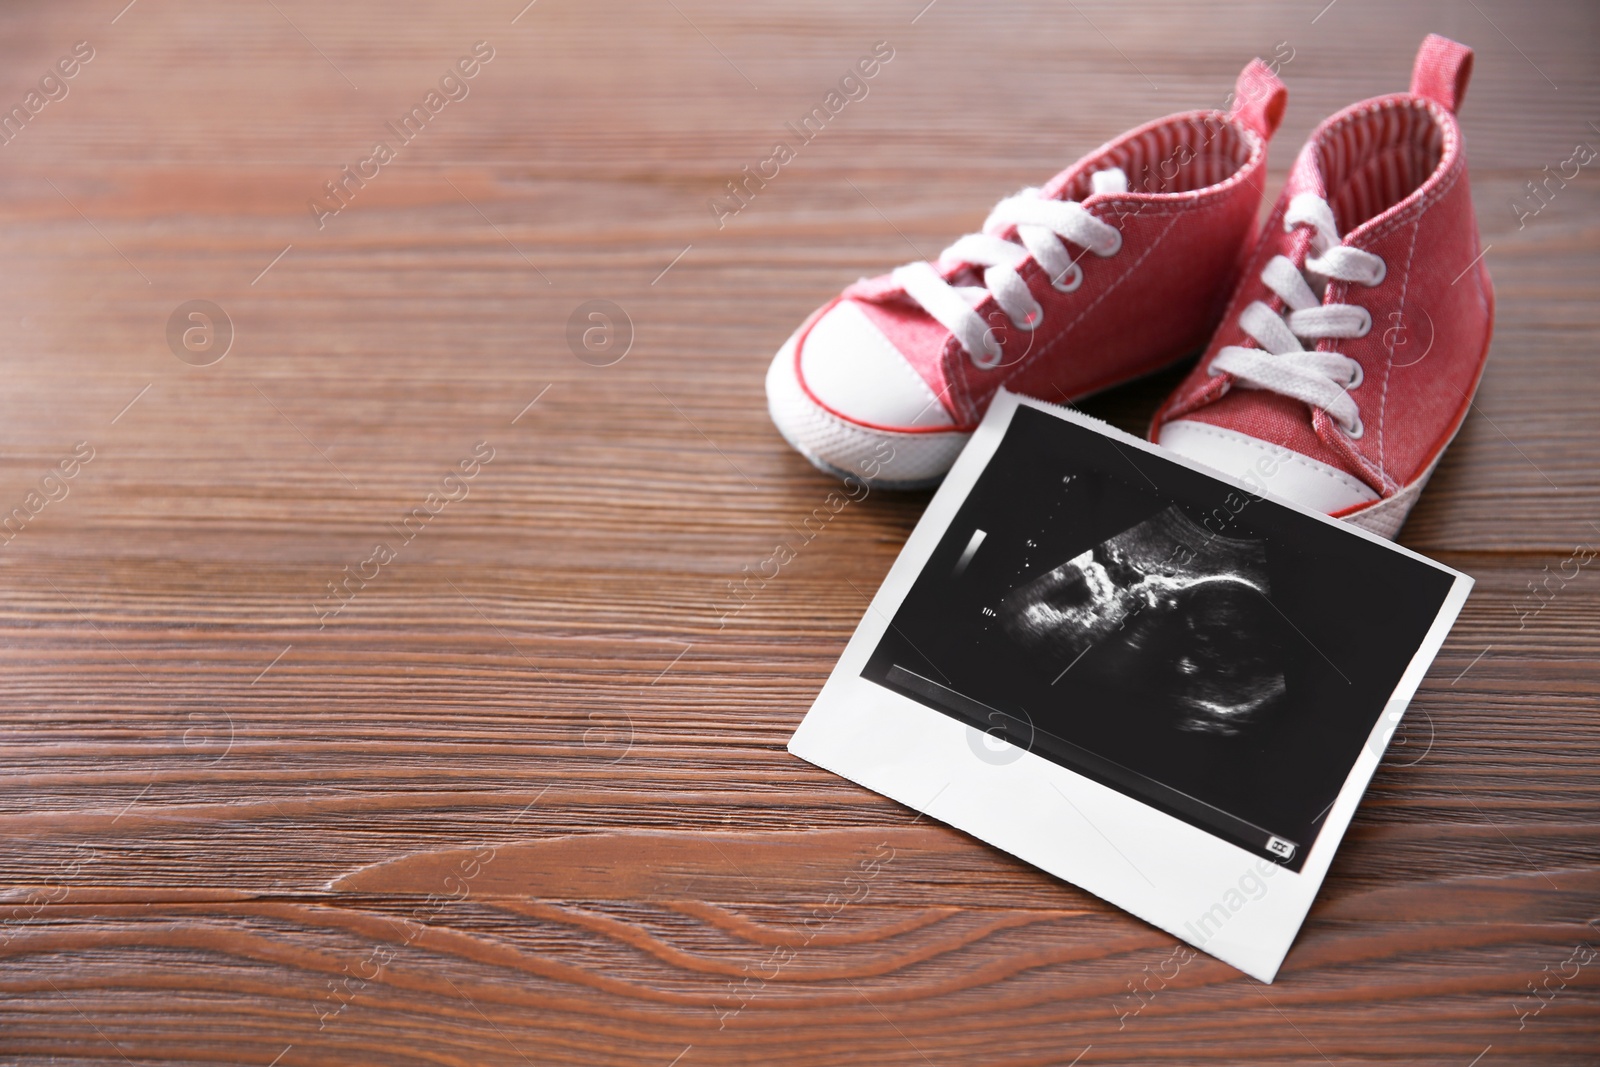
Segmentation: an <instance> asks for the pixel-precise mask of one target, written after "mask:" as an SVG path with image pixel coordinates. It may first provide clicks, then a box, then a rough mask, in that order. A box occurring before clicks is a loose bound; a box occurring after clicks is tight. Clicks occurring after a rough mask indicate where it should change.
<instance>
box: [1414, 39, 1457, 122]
mask: <svg viewBox="0 0 1600 1067" xmlns="http://www.w3.org/2000/svg"><path fill="white" fill-rule="evenodd" d="M1471 79H1472V49H1470V48H1468V47H1467V46H1466V45H1464V44H1461V43H1459V42H1457V41H1452V40H1451V39H1450V38H1448V37H1440V36H1439V35H1438V34H1437V33H1430V34H1428V36H1426V37H1424V38H1423V39H1422V47H1421V48H1418V49H1417V62H1416V65H1415V66H1414V67H1412V68H1411V91H1412V93H1414V94H1415V95H1417V96H1423V97H1427V98H1428V99H1429V100H1432V101H1433V102H1434V103H1436V104H1439V105H1441V106H1442V107H1445V108H1448V109H1449V110H1450V113H1451V114H1455V112H1456V111H1458V110H1460V108H1461V101H1462V99H1463V98H1464V97H1465V96H1466V95H1467V82H1468V81H1470V80H1471Z"/></svg>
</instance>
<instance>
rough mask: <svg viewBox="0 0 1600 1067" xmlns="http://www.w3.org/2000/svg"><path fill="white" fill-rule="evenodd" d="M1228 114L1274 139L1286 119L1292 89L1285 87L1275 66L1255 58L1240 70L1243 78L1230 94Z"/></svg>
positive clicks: (1255, 130)
mask: <svg viewBox="0 0 1600 1067" xmlns="http://www.w3.org/2000/svg"><path fill="white" fill-rule="evenodd" d="M1228 101H1229V103H1228V118H1229V119H1231V120H1232V121H1234V122H1236V123H1238V124H1239V125H1241V126H1243V127H1245V128H1246V129H1248V130H1251V131H1253V132H1254V133H1256V134H1257V135H1259V136H1260V138H1261V139H1262V140H1263V141H1270V140H1272V135H1273V134H1274V133H1276V132H1277V130H1278V123H1280V122H1282V121H1283V109H1284V108H1285V107H1286V106H1287V105H1288V103H1289V90H1288V89H1287V88H1285V87H1284V84H1283V82H1282V81H1280V80H1279V79H1278V76H1277V75H1276V74H1274V73H1273V72H1272V68H1271V67H1269V66H1267V65H1266V64H1265V63H1263V62H1261V60H1259V59H1252V60H1251V61H1250V62H1249V64H1248V65H1246V67H1245V68H1244V69H1243V70H1241V71H1240V72H1239V80H1238V81H1237V82H1236V83H1235V84H1234V87H1233V92H1232V93H1230V94H1229V96H1228Z"/></svg>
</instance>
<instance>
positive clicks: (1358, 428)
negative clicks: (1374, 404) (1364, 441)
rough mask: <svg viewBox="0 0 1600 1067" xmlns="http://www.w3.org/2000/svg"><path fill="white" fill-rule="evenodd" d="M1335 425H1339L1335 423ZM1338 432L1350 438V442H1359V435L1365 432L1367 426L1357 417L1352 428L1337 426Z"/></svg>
mask: <svg viewBox="0 0 1600 1067" xmlns="http://www.w3.org/2000/svg"><path fill="white" fill-rule="evenodd" d="M1336 425H1339V424H1338V423H1336ZM1339 432H1340V433H1342V434H1344V435H1345V436H1346V437H1348V438H1350V440H1352V441H1359V440H1361V435H1362V434H1364V433H1366V432H1367V425H1366V423H1364V422H1362V421H1361V416H1360V415H1357V416H1356V423H1355V425H1354V426H1350V427H1345V426H1343V425H1339Z"/></svg>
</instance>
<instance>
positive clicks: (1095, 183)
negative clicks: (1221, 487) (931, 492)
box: [767, 35, 1494, 537]
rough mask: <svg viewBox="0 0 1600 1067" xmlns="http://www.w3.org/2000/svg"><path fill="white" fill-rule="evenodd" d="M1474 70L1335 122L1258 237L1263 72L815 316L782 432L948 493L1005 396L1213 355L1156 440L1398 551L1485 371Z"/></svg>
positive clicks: (1457, 52)
mask: <svg viewBox="0 0 1600 1067" xmlns="http://www.w3.org/2000/svg"><path fill="white" fill-rule="evenodd" d="M1471 72H1472V51H1471V49H1469V48H1467V47H1465V46H1463V45H1460V44H1457V43H1456V42H1454V41H1451V40H1448V39H1446V38H1443V37H1439V36H1437V35H1430V36H1429V37H1428V38H1427V39H1425V40H1424V41H1423V42H1422V47H1421V49H1420V50H1419V51H1418V53H1417V59H1416V65H1415V68H1414V70H1413V74H1412V79H1411V91H1410V92H1408V93H1396V94H1392V95H1389V96H1380V97H1375V98H1373V99H1371V100H1365V101H1362V102H1361V103H1358V104H1354V105H1352V106H1350V107H1348V108H1346V109H1344V110H1343V111H1340V112H1339V113H1338V114H1336V115H1334V116H1332V117H1331V118H1329V119H1327V120H1326V121H1325V122H1323V123H1322V124H1321V125H1320V126H1318V127H1317V129H1316V131H1315V132H1314V133H1312V135H1311V138H1310V140H1309V141H1307V143H1306V145H1305V147H1304V148H1303V149H1302V150H1301V152H1300V156H1299V158H1298V159H1297V160H1296V162H1295V165H1294V167H1293V169H1292V170H1291V172H1290V174H1289V178H1288V182H1287V184H1286V185H1285V187H1284V190H1283V192H1282V194H1281V195H1280V196H1279V199H1278V202H1277V204H1276V206H1275V207H1274V208H1273V211H1272V214H1271V215H1270V216H1269V217H1268V218H1267V221H1266V224H1265V225H1264V226H1263V227H1261V228H1260V230H1259V232H1258V231H1257V227H1256V224H1255V220H1256V214H1257V209H1258V207H1259V205H1260V200H1261V194H1262V185H1263V183H1264V180H1265V174H1266V156H1267V143H1268V142H1269V141H1270V140H1271V138H1272V135H1273V133H1274V132H1275V131H1276V129H1277V127H1278V123H1279V120H1280V119H1281V118H1282V116H1283V110H1284V105H1285V103H1286V99H1287V93H1286V91H1285V89H1284V86H1283V83H1282V82H1281V81H1279V80H1278V78H1277V76H1276V75H1275V74H1274V73H1273V72H1272V71H1271V70H1270V69H1269V68H1268V67H1267V66H1266V65H1265V64H1263V63H1262V62H1261V61H1260V60H1254V61H1252V62H1251V63H1250V64H1249V65H1248V66H1247V67H1245V69H1244V70H1243V72H1241V73H1240V75H1239V79H1238V83H1237V86H1236V88H1235V91H1234V93H1233V94H1232V95H1231V97H1230V100H1229V101H1228V105H1229V106H1228V109H1227V110H1226V111H1220V110H1216V111H1210V110H1207V111H1190V112H1185V113H1182V114H1178V115H1173V116H1170V117H1168V118H1164V119H1158V120H1156V121H1155V122H1151V123H1148V124H1146V125H1144V126H1141V127H1139V128H1137V129H1135V130H1132V131H1130V132H1128V133H1125V134H1123V135H1122V136H1121V137H1118V138H1117V139H1116V140H1114V141H1111V142H1109V143H1107V144H1105V145H1102V146H1101V147H1100V148H1098V149H1096V150H1095V151H1093V152H1091V153H1090V154H1089V155H1087V156H1085V157H1084V158H1083V159H1081V160H1079V161H1078V162H1077V163H1074V164H1073V165H1072V166H1070V167H1068V168H1067V169H1066V170H1064V171H1062V172H1061V173H1060V174H1058V175H1057V176H1056V177H1054V178H1052V179H1051V180H1050V181H1049V182H1048V183H1046V184H1045V185H1044V186H1042V187H1040V188H1036V189H1024V190H1023V191H1022V192H1020V193H1017V194H1016V195H1015V196H1010V197H1007V198H1006V199H1004V200H1002V201H1001V202H1000V203H999V204H998V205H996V207H995V208H994V210H993V211H992V212H990V214H989V218H988V219H987V221H985V223H984V225H983V227H982V229H981V231H980V232H978V233H975V234H969V235H967V236H965V237H963V238H961V239H960V240H958V241H957V242H955V243H954V244H953V245H951V246H950V247H949V248H947V249H945V250H944V252H943V253H941V254H940V256H939V258H938V259H937V260H936V261H934V262H932V263H913V264H910V265H908V266H904V267H900V268H898V269H896V270H895V271H893V272H892V273H890V274H887V275H884V276H882V277H879V278H874V279H870V280H869V279H863V280H861V281H859V282H857V283H856V284H854V285H852V286H850V287H849V288H847V289H845V291H844V292H843V293H842V294H840V295H839V296H838V297H837V298H835V299H834V300H833V301H832V302H831V303H829V304H827V305H825V306H824V307H822V308H819V309H818V310H817V311H816V312H814V313H813V314H812V315H811V316H810V317H809V318H808V319H807V320H806V322H805V323H804V324H802V325H801V327H800V329H799V330H798V331H796V333H795V334H794V336H792V337H791V338H790V339H789V340H788V341H787V342H786V343H785V344H784V346H783V347H782V348H781V349H780V350H779V352H778V354H777V357H776V358H775V359H774V360H773V362H772V365H771V368H770V369H769V371H768V373H767V399H768V406H769V408H770V410H771V414H772V419H773V421H774V422H775V423H776V424H777V427H778V429H779V431H780V432H782V434H783V436H784V437H785V438H786V439H787V440H788V441H789V443H790V444H791V445H793V446H794V447H795V448H796V449H797V450H798V451H799V452H800V453H801V454H802V455H804V456H805V457H806V458H807V459H809V460H810V461H811V462H812V463H814V464H815V465H817V466H818V467H820V468H822V469H823V470H827V471H830V472H832V473H834V474H837V475H840V476H844V475H854V476H856V477H858V478H862V479H863V480H865V481H867V482H869V483H870V484H873V485H878V486H885V487H892V488H915V487H921V486H929V485H933V484H936V483H937V482H938V481H939V480H940V479H941V478H942V477H943V476H944V474H945V472H946V471H947V470H949V468H950V465H951V464H952V463H953V462H954V461H955V457H956V455H957V454H958V453H959V452H960V451H961V448H962V446H963V445H964V444H965V443H966V440H967V438H968V436H970V434H971V432H972V430H973V429H974V427H976V425H977V424H978V422H979V421H980V420H981V419H982V417H983V413H984V411H985V410H986V408H987V407H988V404H989V401H990V400H991V398H992V397H993V396H994V394H995V392H996V391H997V390H998V389H999V388H1000V387H1001V386H1004V387H1005V388H1007V389H1009V390H1011V391H1013V392H1017V393H1022V394H1025V395H1028V396H1034V397H1038V398H1040V399H1043V400H1049V401H1054V402H1057V403H1070V402H1074V401H1077V400H1080V399H1082V398H1084V397H1087V396H1089V395H1090V394H1092V393H1095V392H1098V391H1100V390H1103V389H1106V388H1109V387H1111V386H1114V385H1118V384H1121V383H1123V382H1127V381H1129V380H1131V379H1134V378H1138V377H1140V376H1142V375H1146V374H1149V373H1151V372H1154V371H1156V370H1159V369H1161V368H1163V367H1165V366H1168V365H1169V364H1172V363H1174V362H1177V361H1180V360H1182V359H1184V358H1185V357H1187V356H1191V355H1193V354H1194V353H1195V352H1196V351H1200V350H1202V349H1203V350H1204V351H1203V355H1202V356H1201V358H1200V361H1199V363H1198V364H1197V365H1196V366H1195V368H1194V369H1193V370H1192V371H1191V372H1190V374H1189V375H1188V377H1187V378H1186V379H1185V380H1184V381H1183V383H1182V384H1181V385H1180V386H1179V387H1178V389H1177V390H1176V391H1175V392H1174V393H1173V394H1172V395H1171V396H1170V397H1169V398H1168V399H1167V400H1166V402H1165V403H1163V404H1162V405H1161V407H1160V409H1159V410H1158V412H1157V414H1156V416H1155V419H1154V421H1153V423H1152V425H1151V428H1150V439H1151V440H1152V441H1155V442H1157V443H1158V444H1160V445H1161V446H1163V447H1165V448H1169V449H1172V450H1173V451H1175V452H1178V453H1180V454H1182V455H1185V456H1188V457H1190V458H1192V459H1194V460H1196V461H1198V462H1201V463H1204V464H1206V465H1208V466H1210V467H1213V468H1215V469H1217V470H1221V471H1223V472H1225V473H1228V474H1232V475H1235V476H1239V477H1246V476H1248V478H1249V480H1250V481H1251V482H1252V483H1253V484H1256V485H1260V486H1262V488H1263V490H1264V491H1265V492H1268V493H1271V494H1273V495H1275V496H1278V497H1282V498H1285V499H1288V500H1292V501H1294V502H1297V503H1300V504H1303V505H1305V506H1308V507H1312V508H1316V509H1318V510H1321V511H1324V512H1326V513H1328V514H1331V515H1334V516H1337V517H1339V518H1343V519H1348V520H1349V521H1351V522H1353V523H1357V524H1359V525H1361V526H1363V527H1365V528H1367V529H1369V530H1372V531H1374V532H1376V533H1380V534H1382V535H1384V536H1386V537H1393V536H1394V535H1395V533H1396V532H1398V530H1399V529H1400V526H1401V524H1402V523H1403V522H1404V521H1405V517H1406V515H1407V513H1409V511H1410V510H1411V507H1412V506H1413V505H1414V504H1415V503H1416V500H1417V497H1418V495H1419V494H1420V493H1421V491H1422V487H1423V486H1424V485H1425V484H1426V482H1427V480H1428V477H1429V475H1430V474H1432V473H1433V469H1434V467H1435V466H1436V465H1437V463H1438V461H1439V457H1440V455H1441V454H1442V453H1443V452H1444V449H1445V448H1446V446H1448V445H1449V443H1450V441H1451V439H1452V438H1453V437H1454V436H1455V433H1456V431H1457V430H1458V429H1459V428H1460V426H1461V423H1462V421H1463V419H1464V418H1465V416H1466V413H1467V410H1468V408H1469V407H1470V405H1471V401H1472V396H1473V393H1474V391H1475V390H1476V388H1477V385H1478V380H1479V377H1480V376H1481V374H1482V371H1483V366H1484V361H1485V359H1486V357H1487V355H1488V348H1489V336H1490V332H1491V328H1492V324H1493V318H1494V296H1493V290H1492V289H1491V287H1490V282H1489V274H1488V270H1487V268H1486V267H1485V266H1484V264H1483V262H1482V259H1481V249H1480V247H1479V240H1478V226H1477V220H1476V216H1475V215H1474V212H1473V208H1472V200H1471V196H1470V194H1469V192H1468V189H1467V168H1466V159H1465V156H1464V155H1463V154H1462V144H1461V129H1460V126H1459V125H1458V123H1457V121H1456V111H1457V109H1458V108H1459V107H1460V105H1461V100H1462V96H1463V95H1464V93H1465V91H1466V86H1467V80H1468V78H1469V76H1470V75H1471ZM885 456H888V457H891V458H890V459H888V460H887V461H886V460H885ZM1263 473H1266V474H1267V477H1266V478H1264V479H1263V477H1262V474H1263ZM869 474H870V477H869V476H868V475H869Z"/></svg>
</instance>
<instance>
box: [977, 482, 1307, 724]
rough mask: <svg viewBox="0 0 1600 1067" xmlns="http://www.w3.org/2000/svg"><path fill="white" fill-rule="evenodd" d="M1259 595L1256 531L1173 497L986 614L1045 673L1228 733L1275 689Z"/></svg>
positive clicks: (1277, 695)
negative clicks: (1217, 519)
mask: <svg viewBox="0 0 1600 1067" xmlns="http://www.w3.org/2000/svg"><path fill="white" fill-rule="evenodd" d="M1270 595H1271V590H1270V589H1269V587H1268V583H1267V565H1266V552H1265V548H1264V546H1263V544H1262V542H1260V541H1256V540H1249V539H1238V538H1229V537H1223V536H1219V535H1216V534H1213V533H1212V532H1211V531H1209V530H1206V529H1205V528H1203V527H1201V526H1199V525H1198V524H1196V523H1195V522H1193V521H1192V520H1190V519H1189V518H1188V516H1186V515H1185V514H1184V513H1183V512H1182V511H1181V510H1179V509H1178V508H1177V507H1176V506H1173V507H1169V508H1167V509H1166V510H1165V511H1163V512H1161V513H1159V514H1157V515H1155V516H1153V517H1151V518H1149V519H1146V520H1145V521H1144V522H1141V523H1139V524H1138V525H1137V526H1133V527H1131V528H1129V529H1127V530H1124V531H1123V532H1122V533H1120V534H1117V535H1116V536H1115V537H1112V538H1109V539H1107V540H1106V541H1103V542H1101V543H1100V544H1099V545H1096V546H1095V547H1094V548H1092V549H1089V550H1088V551H1086V552H1083V553H1081V554H1080V555H1077V556H1075V557H1073V558H1072V559H1069V560H1067V561H1066V562H1065V563H1062V564H1061V565H1060V566H1058V567H1056V568H1054V569H1053V570H1050V571H1047V572H1046V573H1044V574H1041V575H1039V576H1038V577H1036V578H1034V579H1032V580H1030V581H1028V582H1027V583H1025V584H1023V585H1021V586H1019V587H1017V588H1016V589H1013V590H1012V591H1011V592H1010V593H1008V594H1006V596H1005V597H1004V598H1003V599H1002V600H1001V601H1000V605H999V609H998V611H997V613H996V614H997V615H998V617H999V623H1000V628H1001V630H1002V632H1003V633H1004V634H1005V635H1006V636H1007V637H1009V638H1010V639H1011V640H1012V641H1014V642H1016V643H1017V644H1018V645H1019V646H1021V647H1022V648H1023V649H1025V650H1027V651H1028V652H1029V654H1030V655H1031V656H1032V657H1033V658H1034V660H1035V661H1036V662H1037V663H1039V664H1040V666H1042V667H1044V668H1045V669H1046V670H1048V671H1049V673H1050V677H1051V678H1054V679H1056V680H1057V681H1059V680H1060V678H1061V677H1062V676H1064V675H1066V674H1067V673H1068V672H1075V673H1078V674H1079V677H1080V678H1083V679H1084V680H1093V681H1095V682H1097V683H1099V684H1100V685H1106V686H1115V687H1117V688H1119V689H1121V690H1124V691H1127V692H1129V693H1130V695H1131V694H1137V695H1138V696H1139V697H1140V698H1141V700H1140V703H1141V705H1142V706H1144V707H1146V708H1151V709H1153V710H1154V711H1155V712H1156V714H1157V715H1159V716H1162V717H1164V718H1165V719H1166V721H1167V723H1168V725H1170V726H1172V727H1175V728H1177V729H1179V730H1186V731H1190V732H1194V733H1202V734H1212V735H1220V736H1238V735H1241V734H1244V733H1246V732H1247V731H1248V730H1249V729H1250V728H1251V727H1252V726H1253V725H1255V724H1257V723H1260V722H1263V721H1265V720H1266V719H1267V718H1268V717H1270V716H1271V715H1273V714H1274V713H1275V711H1276V710H1277V708H1278V707H1279V706H1280V705H1281V704H1282V703H1283V698H1284V696H1285V694H1286V687H1285V683H1284V675H1283V665H1282V659H1281V649H1280V647H1279V644H1278V638H1279V635H1280V627H1281V626H1282V625H1283V623H1282V620H1281V618H1280V617H1279V616H1278V613H1277V612H1276V610H1275V609H1274V608H1273V606H1272V604H1271V603H1270V602H1269V600H1268V597H1269V596H1270Z"/></svg>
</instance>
